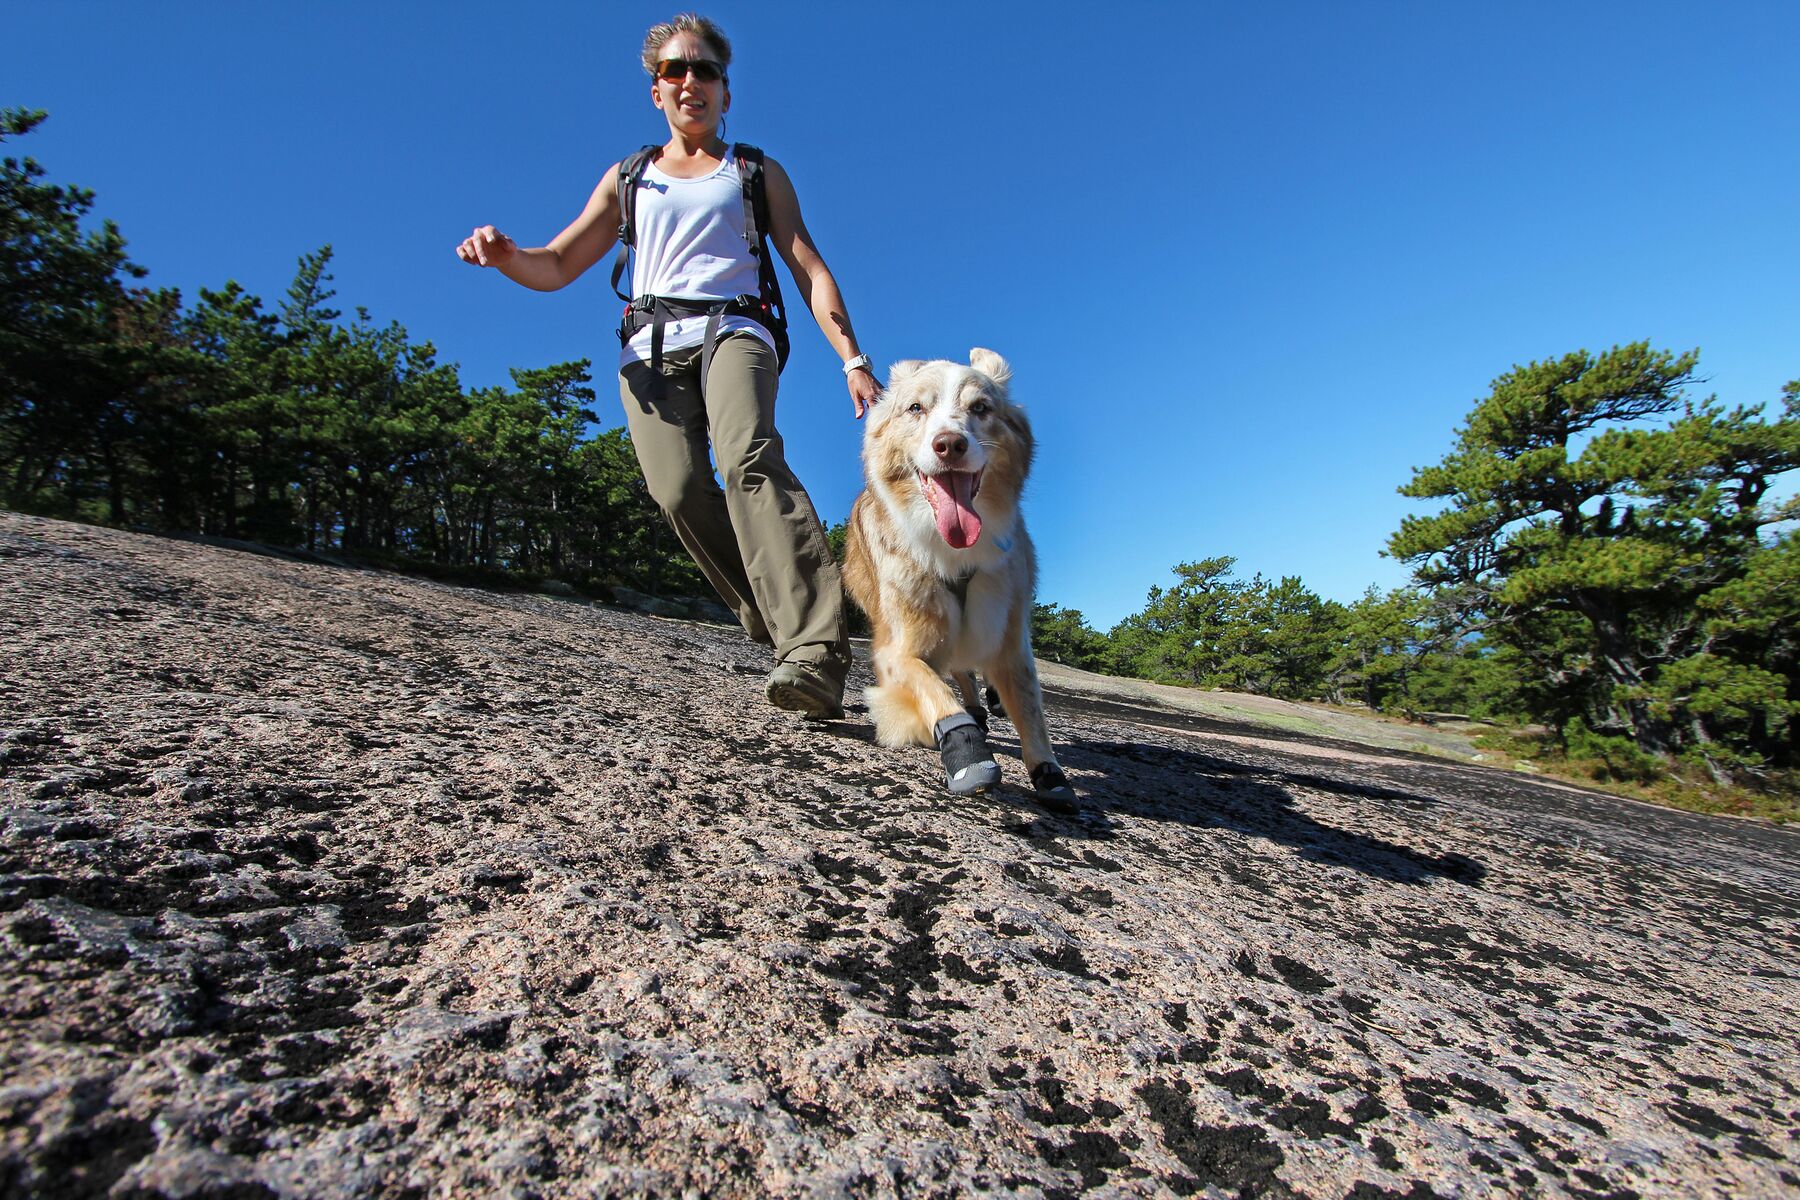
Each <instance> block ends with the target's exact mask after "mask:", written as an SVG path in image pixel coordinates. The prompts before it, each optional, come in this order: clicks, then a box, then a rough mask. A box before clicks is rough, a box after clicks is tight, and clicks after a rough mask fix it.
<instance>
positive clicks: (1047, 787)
mask: <svg viewBox="0 0 1800 1200" xmlns="http://www.w3.org/2000/svg"><path fill="white" fill-rule="evenodd" d="M982 674H983V675H984V676H986V677H987V680H988V682H989V683H992V684H993V685H994V689H995V690H996V691H998V692H999V693H1000V704H1001V706H1002V707H1004V708H1005V709H1006V715H1007V716H1008V717H1010V718H1011V719H1012V723H1013V728H1014V729H1016V730H1018V733H1019V755H1020V757H1022V758H1023V759H1024V760H1025V770H1026V773H1027V774H1029V775H1030V776H1031V786H1032V789H1033V790H1034V791H1036V792H1037V794H1038V798H1039V799H1040V800H1042V801H1044V803H1045V805H1046V807H1049V808H1054V809H1058V810H1060V811H1073V810H1074V800H1075V790H1074V789H1073V788H1071V787H1070V786H1069V780H1068V777H1067V776H1066V775H1064V774H1063V772H1062V766H1061V765H1060V764H1059V763H1058V762H1057V761H1056V752H1055V751H1054V750H1052V749H1051V748H1050V729H1049V727H1048V725H1046V724H1045V721H1044V693H1043V690H1042V688H1040V687H1039V686H1038V677H1037V663H1036V662H1035V661H1033V659H1032V657H1031V643H1030V642H1028V641H1027V640H1026V639H1025V636H1024V633H1023V632H1022V631H1018V632H1013V631H1009V636H1008V637H1007V639H1006V644H1005V647H1004V648H1003V649H1002V650H1001V652H1000V655H999V657H998V658H997V659H996V660H995V661H994V662H992V663H990V664H989V665H988V666H986V667H984V668H983V669H982Z"/></svg>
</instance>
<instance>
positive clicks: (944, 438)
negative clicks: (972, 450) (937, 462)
mask: <svg viewBox="0 0 1800 1200" xmlns="http://www.w3.org/2000/svg"><path fill="white" fill-rule="evenodd" d="M931 448H932V449H933V450H935V451H937V456H938V457H939V458H941V459H943V460H944V461H945V462H949V461H950V460H951V459H955V458H961V457H962V456H963V455H964V454H967V453H968V452H969V439H968V438H966V437H964V436H963V435H962V434H960V433H940V434H938V435H937V436H936V437H934V438H932V439H931Z"/></svg>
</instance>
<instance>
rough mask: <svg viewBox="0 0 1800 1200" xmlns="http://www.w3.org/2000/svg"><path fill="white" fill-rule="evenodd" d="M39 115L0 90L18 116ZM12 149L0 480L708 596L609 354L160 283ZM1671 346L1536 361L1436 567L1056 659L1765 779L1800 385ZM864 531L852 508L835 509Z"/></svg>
mask: <svg viewBox="0 0 1800 1200" xmlns="http://www.w3.org/2000/svg"><path fill="white" fill-rule="evenodd" d="M43 119H44V114H43V113H41V112H34V111H27V110H21V109H11V110H0V141H8V140H11V139H15V138H17V137H19V136H21V135H23V134H26V133H29V132H30V131H31V130H32V129H33V128H34V127H35V126H37V125H38V124H39V123H40V122H42V121H43ZM44 175H45V172H44V170H43V168H42V167H41V166H40V165H39V164H38V163H36V162H35V161H33V160H32V159H31V158H29V157H24V158H19V157H10V156H9V157H7V158H5V159H4V161H3V163H0V501H4V503H5V504H7V505H8V506H10V507H13V508H17V509H22V510H28V511H33V512H39V513H46V514H51V515H60V516H67V517H73V518H76V519H82V520H93V521H102V522H106V523H111V524H115V525H122V526H138V527H147V528H153V529H161V530H180V531H194V532H199V533H202V534H211V535H215V536H219V537H225V538H242V539H249V540H256V541H263V542H271V543H276V544H280V545H288V546H296V547H306V548H310V549H313V550H323V551H336V552H341V553H346V554H351V555H355V556H357V557H359V558H362V559H365V560H374V561H387V562H392V563H395V564H396V565H413V566H421V567H427V568H432V569H439V570H447V571H454V572H460V573H465V574H473V575H477V576H479V575H482V574H483V573H494V574H498V575H506V576H509V577H517V576H526V577H543V576H555V577H559V578H562V579H565V580H568V581H569V582H571V583H574V584H576V585H577V586H584V587H588V588H596V589H598V588H604V587H616V586H620V585H624V586H630V587H633V588H636V589H638V590H642V591H648V592H652V593H667V592H675V593H686V594H700V593H702V592H703V591H704V585H703V583H702V582H701V579H700V576H699V574H698V572H697V571H696V570H695V568H694V567H693V565H692V563H691V562H690V561H689V560H688V559H687V557H686V555H685V554H684V553H683V552H682V551H681V548H680V546H679V543H677V542H676V541H675V539H674V538H673V537H672V535H670V534H668V533H667V532H666V528H665V526H664V524H663V522H662V521H661V520H660V518H659V517H658V515H657V513H656V510H655V507H654V505H653V503H652V502H651V501H650V498H649V496H648V494H647V492H646V491H645V489H644V486H643V484H642V481H641V478H640V476H639V474H638V471H637V467H636V463H635V460H634V458H633V456H632V453H631V448H630V446H629V444H628V443H627V441H626V438H625V434H624V431H623V430H621V429H613V430H608V431H598V432H596V431H593V430H592V429H591V426H592V424H593V422H594V421H595V416H594V413H593V411H592V410H591V408H590V407H589V406H590V405H591V404H592V403H593V401H594V391H593V389H592V387H591V386H590V383H591V379H590V376H589V372H588V363H587V362H586V361H579V362H569V363H560V364H554V365H550V366H545V367H539V368H532V369H519V370H515V371H513V372H512V378H513V386H512V387H510V388H498V387H494V388H476V389H466V388H464V387H463V386H462V385H461V383H460V382H459V380H458V377H457V371H456V368H455V367H454V366H452V365H448V364H443V363H439V362H438V361H437V355H436V350H435V349H434V347H433V346H432V345H431V343H430V342H415V341H413V340H412V338H411V337H410V335H409V334H408V333H407V331H406V330H405V329H403V328H402V327H401V326H400V325H398V324H397V323H390V324H387V325H380V324H377V323H376V322H375V321H374V320H372V319H371V317H370V316H369V314H368V313H367V312H366V311H365V310H363V309H360V308H359V309H357V310H356V312H355V315H354V317H353V318H352V319H349V320H346V319H344V317H343V314H342V313H341V312H339V311H338V310H337V309H335V308H333V307H332V306H331V303H332V301H333V299H334V293H333V291H332V288H331V274H330V264H331V250H330V247H329V246H327V247H323V248H321V249H319V250H317V251H315V252H313V253H310V254H307V255H304V256H302V257H301V258H300V260H299V264H298V268H297V271H296V274H295V277H294V280H293V283H292V285H291V286H290V287H289V289H288V291H287V293H286V295H285V296H284V297H283V298H282V300H281V301H280V303H279V304H277V305H275V306H274V307H273V308H270V307H266V306H265V304H264V302H263V301H262V300H261V299H260V298H258V297H256V296H252V295H250V294H248V293H247V292H246V291H244V289H242V288H241V287H240V286H239V285H237V284H236V283H233V282H226V283H224V284H222V285H221V286H220V287H219V288H218V289H217V290H210V289H204V288H203V289H201V290H200V292H199V295H198V298H197V300H196V301H194V302H192V303H189V302H187V301H184V299H183V298H182V297H181V296H180V294H179V293H177V292H175V291H172V290H169V289H153V288H149V287H145V286H143V285H141V283H139V282H138V281H140V280H142V279H143V278H144V276H145V272H144V270H143V269H142V268H141V267H139V266H137V265H136V264H134V263H132V262H131V261H130V259H129V257H128V256H127V254H126V252H125V242H124V239H123V237H122V236H121V235H120V233H119V231H118V229H117V227H116V226H115V225H114V224H113V223H112V222H110V221H107V222H103V223H101V225H100V226H99V228H97V229H84V228H83V221H84V218H86V217H87V215H88V213H89V212H90V210H91V208H92V204H93V196H92V193H91V192H88V191H85V190H83V189H80V188H75V187H67V186H59V185H54V184H49V183H46V182H45V181H44ZM1697 366H1698V354H1697V352H1689V353H1685V354H1673V353H1670V352H1668V351H1663V350H1657V349H1653V348H1652V347H1650V346H1649V345H1647V344H1645V343H1637V344H1633V345H1628V346H1622V347H1615V348H1613V349H1611V350H1608V351H1606V352H1604V353H1600V354H1590V353H1588V352H1586V351H1580V352H1576V353H1573V354H1569V355H1565V356H1563V357H1561V358H1553V359H1546V360H1544V361H1542V362H1532V363H1529V364H1526V365H1524V366H1518V367H1514V368H1512V369H1511V370H1510V371H1508V372H1507V373H1505V374H1504V375H1502V376H1500V377H1499V378H1498V379H1496V380H1495V381H1494V383H1493V385H1492V388H1491V390H1490V393H1489V394H1488V395H1487V396H1486V397H1484V398H1482V399H1480V400H1478V401H1477V402H1476V403H1475V404H1474V407H1473V408H1472V409H1471V411H1470V413H1469V415H1468V417H1467V418H1466V419H1465V421H1464V423H1463V425H1462V426H1461V427H1460V428H1459V429H1458V430H1457V431H1456V432H1455V437H1454V441H1453V444H1452V446H1451V449H1450V450H1449V452H1448V453H1447V454H1446V455H1445V456H1444V457H1443V459H1442V460H1441V461H1440V462H1438V463H1436V464H1433V465H1430V466H1425V467H1420V468H1418V469H1416V470H1415V471H1414V472H1413V477H1412V479H1411V480H1409V481H1407V482H1406V483H1404V484H1403V485H1401V487H1400V491H1401V492H1402V493H1403V494H1405V495H1407V496H1411V497H1414V498H1417V499H1420V500H1427V501H1437V502H1439V503H1440V504H1441V505H1442V508H1441V511H1439V512H1437V513H1435V514H1432V515H1424V516H1414V517H1408V518H1407V519H1406V520H1405V521H1403V522H1402V524H1401V527H1400V529H1399V530H1397V531H1395V532H1394V533H1393V535H1392V536H1391V537H1390V539H1389V541H1388V544H1387V553H1389V554H1391V555H1393V556H1394V557H1395V558H1397V559H1399V560H1401V561H1404V562H1406V563H1408V564H1409V565H1410V566H1411V567H1412V568H1413V572H1414V575H1413V583H1412V585H1411V586H1409V587H1405V588H1399V589H1395V590H1392V591H1389V592H1387V593H1378V592H1377V591H1375V590H1374V589H1371V590H1370V591H1369V592H1368V593H1367V594H1365V595H1364V596H1363V597H1361V598H1360V599H1358V600H1356V601H1355V602H1353V603H1350V604H1342V603H1338V602H1336V601H1331V600H1326V599H1322V598H1321V597H1320V596H1319V595H1317V594H1316V593H1314V592H1313V591H1311V590H1310V589H1309V588H1307V587H1306V586H1305V584H1304V583H1303V582H1302V581H1301V580H1300V579H1298V578H1295V577H1284V578H1281V579H1278V580H1268V579H1265V578H1263V577H1262V576H1260V575H1258V576H1254V577H1252V578H1250V579H1242V578H1239V577H1238V576H1237V575H1236V574H1235V572H1234V568H1235V563H1234V561H1233V560H1232V559H1230V558H1227V557H1214V558H1201V559H1196V560H1193V561H1186V562H1182V563H1179V564H1177V565H1176V566H1175V568H1174V572H1173V574H1174V578H1173V580H1172V581H1171V582H1169V583H1167V584H1164V585H1157V586H1154V587H1152V588H1150V589H1149V593H1148V595H1147V598H1146V602H1145V605H1144V607H1143V609H1142V610H1140V611H1139V612H1136V613H1134V614H1132V615H1131V616H1129V617H1127V618H1125V619H1124V620H1123V621H1121V622H1120V623H1119V624H1118V625H1116V626H1114V627H1113V628H1112V629H1111V630H1109V631H1107V632H1105V633H1101V632H1099V631H1096V630H1094V629H1092V628H1090V627H1089V626H1088V624H1087V622H1086V620H1085V619H1084V617H1083V616H1082V614H1081V613H1080V612H1078V611H1075V610H1071V609H1066V608H1062V607H1059V606H1057V605H1055V604H1045V605H1040V606H1038V608H1037V611H1036V614H1035V619H1034V622H1033V633H1034V640H1035V645H1036V649H1037V651H1038V653H1039V654H1040V655H1041V656H1043V657H1046V658H1050V659H1054V660H1057V661H1060V662H1065V663H1069V664H1071V665H1075V666H1080V667H1087V668H1090V669H1097V670H1103V671H1107V672H1109V673H1113V674H1122V675H1132V676H1138V677H1142V678H1146V679H1153V680H1160V681H1164V682H1169V683H1177V684H1183V685H1186V686H1190V687H1213V688H1225V689H1230V690H1236V691H1245V692H1252V693H1258V694H1263V695H1269V696H1277V697H1282V698H1288V699H1297V700H1328V701H1335V702H1339V703H1356V704H1362V705H1366V706H1368V707H1370V708H1373V709H1379V710H1385V711H1404V712H1429V711H1433V710H1437V711H1455V712H1461V713H1466V714H1468V715H1472V716H1477V717H1488V718H1494V719H1500V720H1508V721H1515V722H1531V723H1534V724H1536V725H1538V726H1541V727H1543V728H1544V729H1545V730H1546V731H1547V732H1548V734H1549V736H1550V737H1551V738H1552V739H1553V740H1555V741H1557V742H1559V743H1560V744H1562V745H1563V746H1565V747H1568V748H1570V749H1573V750H1577V751H1580V752H1584V753H1597V754H1600V755H1602V756H1604V757H1607V758H1608V760H1609V761H1611V760H1612V759H1614V758H1618V759H1620V760H1622V761H1624V762H1626V763H1627V764H1628V765H1630V764H1637V765H1638V766H1639V767H1646V768H1647V769H1649V768H1653V769H1661V767H1662V766H1666V765H1669V764H1683V763H1685V764H1689V765H1691V766H1693V767H1695V768H1698V769H1700V770H1703V771H1705V772H1707V773H1710V774H1711V775H1712V776H1713V777H1714V778H1716V779H1721V780H1733V781H1739V782H1743V781H1749V782H1752V783H1758V782H1760V783H1763V784H1765V785H1769V784H1771V783H1778V782H1779V781H1781V780H1784V779H1788V778H1791V777H1789V776H1786V775H1784V773H1785V772H1790V771H1792V770H1793V769H1794V767H1795V766H1796V762H1795V749H1796V745H1795V738H1796V721H1795V717H1796V715H1797V714H1800V539H1797V536H1796V533H1795V521H1796V519H1800V503H1797V502H1796V501H1795V500H1794V499H1793V498H1792V497H1791V496H1789V497H1788V498H1786V499H1785V501H1782V502H1777V500H1776V499H1775V497H1776V496H1778V495H1779V494H1780V488H1781V487H1783V486H1785V484H1784V477H1785V476H1786V475H1787V473H1788V472H1791V471H1793V470H1795V469H1796V467H1800V382H1796V383H1790V384H1788V385H1787V387H1786V388H1785V389H1784V390H1783V394H1782V397H1781V400H1780V411H1779V413H1777V414H1774V415H1765V414H1764V412H1763V410H1762V409H1761V408H1755V409H1752V408H1732V409H1727V408H1725V407H1723V406H1722V405H1720V404H1719V403H1718V402H1717V401H1716V400H1715V399H1712V398H1705V399H1699V398H1696V397H1695V396H1694V395H1693V394H1692V390H1693V388H1694V387H1695V386H1696V385H1697V384H1699V383H1700V382H1701V380H1700V379H1699V377H1698V376H1697V375H1696V374H1695V372H1696V369H1697ZM831 532H832V534H833V535H834V544H835V543H838V542H841V538H842V532H843V531H842V527H841V526H840V527H839V528H837V529H834V530H832V531H831Z"/></svg>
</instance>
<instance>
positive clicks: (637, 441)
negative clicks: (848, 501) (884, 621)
mask: <svg viewBox="0 0 1800 1200" xmlns="http://www.w3.org/2000/svg"><path fill="white" fill-rule="evenodd" d="M700 358H701V347H699V346H692V347H688V348H685V349H681V350H671V351H667V352H665V353H664V354H663V379H662V381H661V382H662V386H661V387H660V388H659V387H657V380H656V377H655V375H654V373H653V372H652V371H651V370H650V364H649V363H646V362H636V363H629V364H627V365H626V366H625V367H624V368H623V369H621V370H620V372H619V398H620V399H621V400H622V401H623V402H624V405H625V423H626V426H627V427H628V428H629V429H630V431H631V446H632V449H633V450H635V451H636V452H637V459H638V465H639V466H641V467H642V468H643V471H644V482H645V483H647V484H649V485H650V497H651V499H653V500H655V501H656V504H657V507H659V508H661V509H662V511H663V516H665V517H666V518H668V521H669V524H670V525H671V526H673V527H674V530H675V534H676V536H677V537H679V538H680V539H681V544H682V545H683V546H686V547H687V551H688V553H689V554H691V555H693V556H694V561H695V562H696V563H698V564H699V566H700V570H701V572H702V573H703V574H704V575H705V576H706V578H707V581H708V582H710V583H711V584H712V585H713V589H714V590H715V591H717V592H718V593H719V598H720V599H722V600H724V602H725V603H726V605H728V606H729V607H730V608H731V610H732V611H733V612H735V613H737V615H738V620H739V621H741V622H743V626H744V631H745V632H746V633H748V634H749V635H750V636H751V637H752V638H753V639H755V640H756V641H758V642H761V643H763V644H764V645H772V646H773V647H774V649H775V657H776V659H777V660H779V661H781V662H795V663H812V664H814V665H816V666H818V667H820V668H821V669H823V670H824V671H825V672H826V673H827V674H828V675H830V676H831V678H832V679H833V680H834V681H835V682H837V683H840V684H841V683H842V682H843V681H844V676H845V675H846V674H847V673H848V670H849V665H850V640H849V631H848V628H847V627H846V626H845V624H844V592H843V585H842V584H841V583H840V582H839V578H838V568H837V563H836V562H835V561H834V560H833V559H832V557H831V550H830V548H829V547H828V546H827V545H826V544H825V531H824V530H823V529H822V528H821V527H820V525H819V517H818V514H817V513H815V512H814V511H813V506H812V500H811V499H809V498H808V497H807V494H806V489H805V488H803V487H801V486H800V481H799V480H798V479H796V478H795V477H794V473H793V471H792V470H791V469H789V467H788V465H787V459H786V458H785V457H784V456H783V453H782V442H781V435H780V434H779V433H777V432H776V430H775V385H776V380H777V377H778V374H779V372H778V368H777V366H776V360H775V352H774V351H773V350H771V349H769V347H768V345H767V344H766V343H764V342H763V341H762V339H761V338H758V337H756V336H755V335H754V334H749V333H734V334H728V335H726V336H725V337H722V338H720V339H719V341H718V343H717V344H716V345H715V346H714V347H713V358H712V377H711V379H710V380H708V381H706V382H707V383H708V384H710V386H704V385H703V383H702V381H701V379H700ZM709 438H710V441H711V443H712V455H713V458H714V459H716V460H717V463H718V469H719V478H720V479H723V480H724V484H725V486H724V487H723V488H721V487H720V486H719V482H718V480H715V479H714V478H713V465H712V462H711V461H709V460H708V457H707V442H708V440H709Z"/></svg>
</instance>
